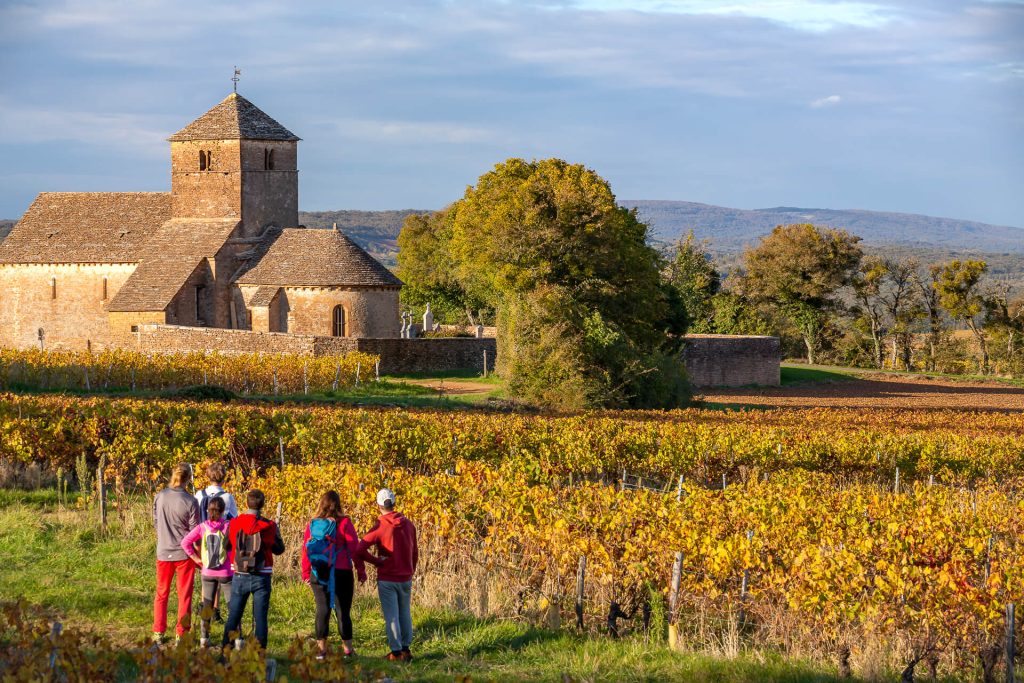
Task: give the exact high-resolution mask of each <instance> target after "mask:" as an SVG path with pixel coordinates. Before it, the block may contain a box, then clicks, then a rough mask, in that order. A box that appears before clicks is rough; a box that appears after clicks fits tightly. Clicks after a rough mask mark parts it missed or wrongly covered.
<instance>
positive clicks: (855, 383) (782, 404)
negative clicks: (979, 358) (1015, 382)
mask: <svg viewBox="0 0 1024 683" xmlns="http://www.w3.org/2000/svg"><path fill="white" fill-rule="evenodd" d="M701 393H702V395H703V397H704V399H705V400H706V401H708V402H709V403H720V404H722V403H724V404H733V405H745V406H762V407H779V408H818V407H846V408H913V409H920V410H996V411H1012V412H1021V411H1024V388H1022V387H1015V386H1011V385H1009V384H1004V383H1001V382H983V381H959V380H951V379H945V378H930V377H923V376H921V377H918V376H912V375H891V374H884V373H863V374H858V375H857V376H856V377H855V378H852V379H849V380H839V381H833V382H807V383H801V384H793V385H790V386H783V387H743V388H738V389H725V388H722V389H707V390H704V391H702V392H701Z"/></svg>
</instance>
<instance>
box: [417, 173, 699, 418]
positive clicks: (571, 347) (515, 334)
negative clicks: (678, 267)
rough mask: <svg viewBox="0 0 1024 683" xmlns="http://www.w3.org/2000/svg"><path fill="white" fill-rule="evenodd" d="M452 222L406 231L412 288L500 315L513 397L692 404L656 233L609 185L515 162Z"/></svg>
mask: <svg viewBox="0 0 1024 683" xmlns="http://www.w3.org/2000/svg"><path fill="white" fill-rule="evenodd" d="M442 214H443V215H434V216H432V217H430V218H429V219H428V220H425V221H413V222H411V223H407V225H406V228H404V229H403V234H402V235H401V236H400V238H399V239H400V247H401V251H400V252H399V257H398V258H399V273H400V276H401V277H403V279H405V280H406V282H410V283H411V284H413V285H414V286H425V285H427V284H431V285H432V286H437V285H441V284H444V285H446V286H449V287H451V291H453V292H456V293H457V295H458V296H459V297H465V299H466V300H468V301H478V302H483V303H484V304H486V305H488V306H491V307H493V308H494V309H495V310H496V312H497V326H498V342H499V348H500V353H499V356H498V363H499V365H498V371H499V372H500V373H501V374H502V375H503V376H504V378H505V380H506V382H507V385H508V387H509V390H510V392H511V393H512V394H513V395H515V396H519V397H522V398H525V399H527V400H531V401H535V402H538V403H542V404H546V405H557V406H560V407H582V406H587V405H628V406H641V405H647V406H652V405H679V404H681V403H682V402H684V401H685V400H686V398H687V394H686V388H685V382H684V378H683V371H682V365H681V362H680V361H679V359H678V353H679V351H680V349H681V345H682V334H683V332H684V331H685V322H686V319H685V311H684V310H683V308H682V305H681V302H680V300H679V297H678V296H677V295H676V294H675V293H674V292H673V291H672V288H671V287H668V286H667V285H666V284H665V283H664V281H663V280H662V277H661V270H662V268H663V266H664V263H663V262H662V258H661V256H660V255H659V254H658V252H657V251H656V250H654V249H653V248H652V247H650V246H649V245H648V244H647V237H648V227H647V225H646V224H644V223H643V222H641V221H640V220H639V218H638V217H637V215H636V212H635V211H630V210H627V209H624V208H622V207H620V206H618V204H617V203H616V201H615V195H614V194H613V193H612V191H611V187H610V186H609V185H608V183H607V182H606V181H605V180H604V179H602V178H601V177H600V176H598V175H597V174H596V173H594V172H593V171H591V170H590V169H587V168H585V167H584V166H582V165H579V164H569V163H567V162H565V161H562V160H560V159H547V160H543V161H524V160H522V159H509V160H507V161H505V162H504V163H501V164H498V165H497V166H495V168H494V169H493V170H492V171H490V172H488V173H486V174H484V175H483V176H481V177H480V179H479V180H478V181H477V184H476V185H474V186H472V187H469V188H467V190H466V192H465V195H464V196H463V197H462V199H460V200H459V201H457V202H455V203H454V204H453V205H451V206H450V207H448V209H447V210H446V211H444V212H442ZM417 260H419V261H422V263H416V262H415V261H417Z"/></svg>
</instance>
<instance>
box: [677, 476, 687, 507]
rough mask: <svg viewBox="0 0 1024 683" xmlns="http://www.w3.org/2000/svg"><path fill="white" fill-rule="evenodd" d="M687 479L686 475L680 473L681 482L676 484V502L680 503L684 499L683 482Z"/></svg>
mask: <svg viewBox="0 0 1024 683" xmlns="http://www.w3.org/2000/svg"><path fill="white" fill-rule="evenodd" d="M685 481H686V475H683V474H680V475H679V484H678V485H677V486H676V502H677V503H678V502H679V501H681V500H682V499H683V482H685Z"/></svg>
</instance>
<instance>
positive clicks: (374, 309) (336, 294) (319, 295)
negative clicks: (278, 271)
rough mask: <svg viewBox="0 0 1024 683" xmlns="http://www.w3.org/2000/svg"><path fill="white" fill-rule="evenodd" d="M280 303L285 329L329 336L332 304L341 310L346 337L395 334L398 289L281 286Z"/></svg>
mask: <svg viewBox="0 0 1024 683" xmlns="http://www.w3.org/2000/svg"><path fill="white" fill-rule="evenodd" d="M281 305H282V306H283V307H284V308H285V310H286V311H287V326H288V329H287V331H288V332H292V333H295V334H312V335H317V336H324V337H329V336H331V335H332V333H333V325H332V323H333V313H334V307H335V306H338V305H340V306H341V307H342V308H343V309H344V310H345V322H346V325H345V327H346V329H347V334H346V336H348V337H371V338H374V337H380V338H387V337H398V335H399V332H400V331H401V322H400V320H399V317H398V290H397V289H383V288H379V289H377V288H372V287H368V288H361V289H342V288H340V287H285V288H284V295H283V298H282V302H281Z"/></svg>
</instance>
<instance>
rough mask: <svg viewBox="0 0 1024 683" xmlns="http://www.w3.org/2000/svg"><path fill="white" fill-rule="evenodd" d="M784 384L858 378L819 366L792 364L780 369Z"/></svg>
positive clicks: (820, 382)
mask: <svg viewBox="0 0 1024 683" xmlns="http://www.w3.org/2000/svg"><path fill="white" fill-rule="evenodd" d="M780 375H781V382H782V386H784V387H786V386H793V385H800V384H822V383H831V382H849V381H851V380H855V379H857V378H856V377H854V376H853V375H849V374H846V373H843V372H836V371H833V370H820V369H818V368H801V367H794V366H791V365H783V366H782V368H781V371H780Z"/></svg>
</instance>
